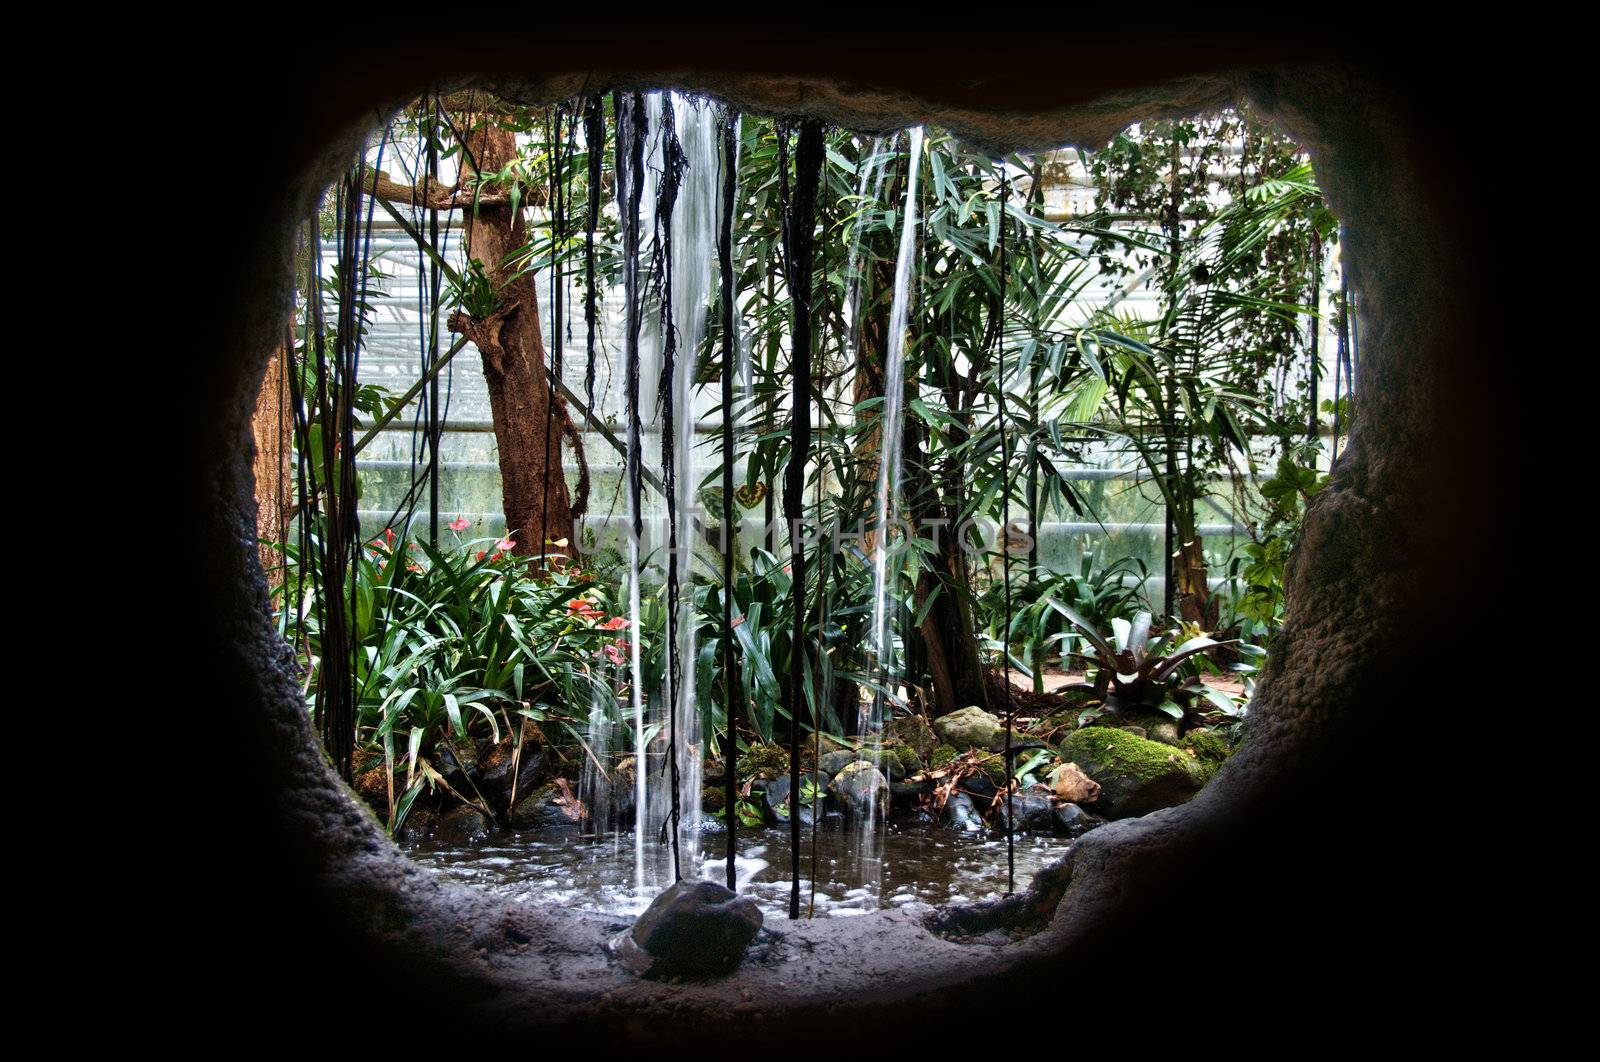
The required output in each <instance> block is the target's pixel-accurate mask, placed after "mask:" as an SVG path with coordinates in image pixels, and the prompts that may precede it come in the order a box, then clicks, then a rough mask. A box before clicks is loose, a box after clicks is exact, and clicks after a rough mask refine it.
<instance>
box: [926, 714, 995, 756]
mask: <svg viewBox="0 0 1600 1062" xmlns="http://www.w3.org/2000/svg"><path fill="white" fill-rule="evenodd" d="M933 729H934V730H935V731H936V732H937V733H938V735H939V738H940V740H942V741H943V742H944V743H945V744H946V745H950V746H951V747H953V748H954V749H956V751H958V752H960V751H964V750H966V749H985V750H993V749H994V748H995V743H996V742H997V741H1003V740H1004V738H1005V729H1006V728H1005V724H1004V723H1002V722H1001V721H1000V720H999V719H997V718H996V717H995V716H992V715H990V714H989V713H988V712H986V711H984V710H983V709H982V708H979V707H978V706H977V705H973V706H972V707H970V708H963V709H961V710H960V711H959V712H951V713H950V714H949V715H943V716H940V717H939V718H938V719H935V720H934V721H933Z"/></svg>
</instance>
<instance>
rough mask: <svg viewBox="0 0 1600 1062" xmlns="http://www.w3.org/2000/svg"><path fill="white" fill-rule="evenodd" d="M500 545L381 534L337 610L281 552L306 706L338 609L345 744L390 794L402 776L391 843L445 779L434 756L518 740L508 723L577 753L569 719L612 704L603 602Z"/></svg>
mask: <svg viewBox="0 0 1600 1062" xmlns="http://www.w3.org/2000/svg"><path fill="white" fill-rule="evenodd" d="M458 524H459V525H461V526H460V528H459V529H463V530H464V527H465V521H458ZM452 527H453V528H456V527H457V525H452ZM514 545H515V543H514V541H512V538H511V537H510V536H507V537H505V538H501V539H498V540H495V539H485V540H481V541H475V542H468V541H462V540H460V539H457V541H456V543H455V544H454V545H453V546H448V547H446V546H442V545H438V546H436V545H434V544H431V543H429V542H427V541H426V540H423V539H417V540H409V539H408V538H407V537H406V536H404V535H396V534H395V533H394V531H393V530H392V529H386V530H385V531H384V532H383V533H382V534H381V535H379V536H378V537H376V538H374V539H373V540H372V541H371V542H369V543H367V544H366V546H365V547H364V548H362V549H361V550H360V551H359V555H358V556H357V557H356V559H355V562H354V565H353V568H352V579H351V581H350V583H349V585H348V587H347V589H348V592H349V596H348V597H347V598H346V599H344V600H342V601H339V602H327V601H320V600H319V597H320V595H321V592H322V591H321V586H320V583H319V581H318V580H317V578H316V577H315V575H314V573H313V572H311V571H310V570H309V569H307V568H305V567H303V566H302V565H301V558H300V555H299V547H298V546H297V545H296V544H294V543H290V544H289V545H288V555H289V578H287V579H286V580H285V584H284V591H283V595H284V596H283V602H284V607H282V608H281V609H280V611H279V621H280V624H281V626H282V629H283V631H284V633H285V636H286V637H287V638H288V639H289V640H290V642H291V643H292V644H295V645H296V646H298V647H300V649H301V653H302V659H303V662H304V664H305V666H306V685H307V690H308V695H307V701H308V706H309V707H310V710H311V711H312V712H313V713H315V712H316V711H317V709H318V705H317V699H318V698H317V694H316V692H315V691H316V690H317V689H318V683H317V681H316V673H317V671H318V669H319V668H320V665H321V661H322V645H321V624H320V622H319V620H318V617H319V616H321V615H323V614H324V610H325V609H327V608H341V609H343V610H344V611H345V615H346V619H347V622H348V623H349V628H350V631H351V636H352V640H353V642H354V646H355V648H354V652H353V660H354V668H353V672H354V673H353V682H354V685H355V703H356V706H357V734H358V739H359V741H360V743H361V744H362V745H364V746H366V747H368V748H373V749H376V750H378V751H379V752H381V755H382V757H383V763H384V767H385V771H386V773H387V774H388V776H389V791H390V793H391V794H393V793H395V792H396V791H397V787H396V784H395V780H396V779H395V776H396V772H397V771H398V770H400V769H401V768H403V769H404V774H405V778H404V782H403V784H402V785H401V786H399V787H398V789H399V792H400V795H399V796H398V798H396V799H395V800H394V801H393V803H392V804H391V807H390V816H389V817H390V822H389V825H390V828H391V830H393V829H398V828H399V826H400V825H401V823H402V822H403V821H404V818H405V815H406V812H407V811H408V810H409V808H410V806H411V803H412V802H413V801H414V800H415V799H416V797H417V795H418V794H419V793H420V792H421V791H422V789H423V787H424V786H429V787H431V786H434V785H437V784H440V783H441V782H442V774H443V773H448V772H441V771H440V770H439V769H438V764H437V762H436V760H437V758H438V755H439V753H440V751H441V750H450V749H451V747H452V746H453V745H455V744H456V743H461V742H472V741H476V740H478V739H479V738H481V737H488V738H491V739H492V740H495V741H499V740H500V738H501V735H502V734H518V733H520V731H521V726H520V720H521V719H529V720H534V721H537V722H540V723H546V724H553V725H554V726H555V727H557V728H558V729H561V730H565V731H566V732H567V733H568V734H569V736H570V737H571V739H573V740H577V739H578V738H579V735H580V733H581V730H582V729H583V726H582V725H583V724H584V722H585V721H586V720H585V718H584V717H581V716H578V715H576V714H575V713H574V708H573V707H572V706H575V705H582V706H585V708H587V706H589V705H590V704H591V703H592V702H593V701H594V700H596V699H597V697H598V698H599V699H603V700H607V701H611V702H616V701H617V697H616V691H615V690H614V689H613V688H612V687H611V686H610V685H609V683H608V681H607V680H606V678H605V674H606V669H605V668H603V667H601V666H600V665H601V664H602V663H611V664H617V663H620V662H621V660H622V652H623V648H624V647H626V646H627V644H628V642H627V634H626V627H627V624H628V621H627V620H626V619H623V618H621V617H616V616H611V615H609V614H608V612H609V611H610V607H609V600H608V595H607V592H606V590H605V589H604V588H603V587H601V586H600V585H598V584H596V583H595V582H593V581H592V580H591V579H590V578H589V577H588V576H587V575H586V574H585V573H584V572H582V571H581V570H577V569H565V568H554V569H552V570H549V571H544V570H540V569H534V568H530V566H529V565H528V563H527V562H526V561H524V560H522V559H519V558H515V557H513V556H512V555H511V553H510V550H511V549H512V548H513V547H514ZM619 710H620V709H619ZM456 795H457V796H459V797H460V798H461V799H463V800H466V801H467V802H469V803H475V804H481V803H482V800H481V797H479V799H478V800H473V799H472V798H471V797H469V796H467V795H464V794H460V793H457V794H456ZM483 810H485V812H486V813H488V814H491V815H496V816H498V814H499V812H500V810H501V809H495V808H491V807H484V808H483Z"/></svg>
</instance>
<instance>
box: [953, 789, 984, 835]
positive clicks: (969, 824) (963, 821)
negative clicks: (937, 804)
mask: <svg viewBox="0 0 1600 1062" xmlns="http://www.w3.org/2000/svg"><path fill="white" fill-rule="evenodd" d="M943 817H944V824H945V825H946V826H949V827H950V828H952V829H956V830H965V831H968V832H974V831H977V830H981V829H983V816H982V815H980V814H978V806H977V805H976V804H974V803H973V802H972V798H971V797H969V796H967V794H965V793H951V794H950V799H949V800H946V801H945V802H944V813H943Z"/></svg>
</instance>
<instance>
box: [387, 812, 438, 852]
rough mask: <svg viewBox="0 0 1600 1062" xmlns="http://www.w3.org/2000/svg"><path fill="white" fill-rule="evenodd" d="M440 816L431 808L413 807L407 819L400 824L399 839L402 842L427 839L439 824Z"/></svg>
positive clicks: (413, 842)
mask: <svg viewBox="0 0 1600 1062" xmlns="http://www.w3.org/2000/svg"><path fill="white" fill-rule="evenodd" d="M438 821H439V816H438V815H436V814H434V813H433V811H432V810H431V809H429V808H419V807H412V809H411V810H410V811H408V812H407V813H406V818H405V821H404V822H402V823H401V824H400V834H399V837H398V838H397V840H399V841H400V843H401V844H415V843H417V842H418V841H422V840H426V839H427V837H428V835H429V834H431V833H433V828H434V826H435V825H437V824H438Z"/></svg>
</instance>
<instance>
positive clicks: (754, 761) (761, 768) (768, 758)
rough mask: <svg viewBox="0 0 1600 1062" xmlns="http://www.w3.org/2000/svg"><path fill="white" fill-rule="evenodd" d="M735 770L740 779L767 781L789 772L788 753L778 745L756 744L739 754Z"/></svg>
mask: <svg viewBox="0 0 1600 1062" xmlns="http://www.w3.org/2000/svg"><path fill="white" fill-rule="evenodd" d="M736 770H737V771H738V777H739V780H740V781H748V780H750V779H752V778H755V779H759V780H760V781H769V780H771V779H773V778H776V777H778V776H779V775H783V774H788V773H789V754H788V753H787V752H786V751H784V749H783V747H782V746H780V745H757V746H755V747H754V748H750V749H746V750H745V751H744V752H743V753H742V754H741V755H740V756H739V762H738V766H737V767H736Z"/></svg>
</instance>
